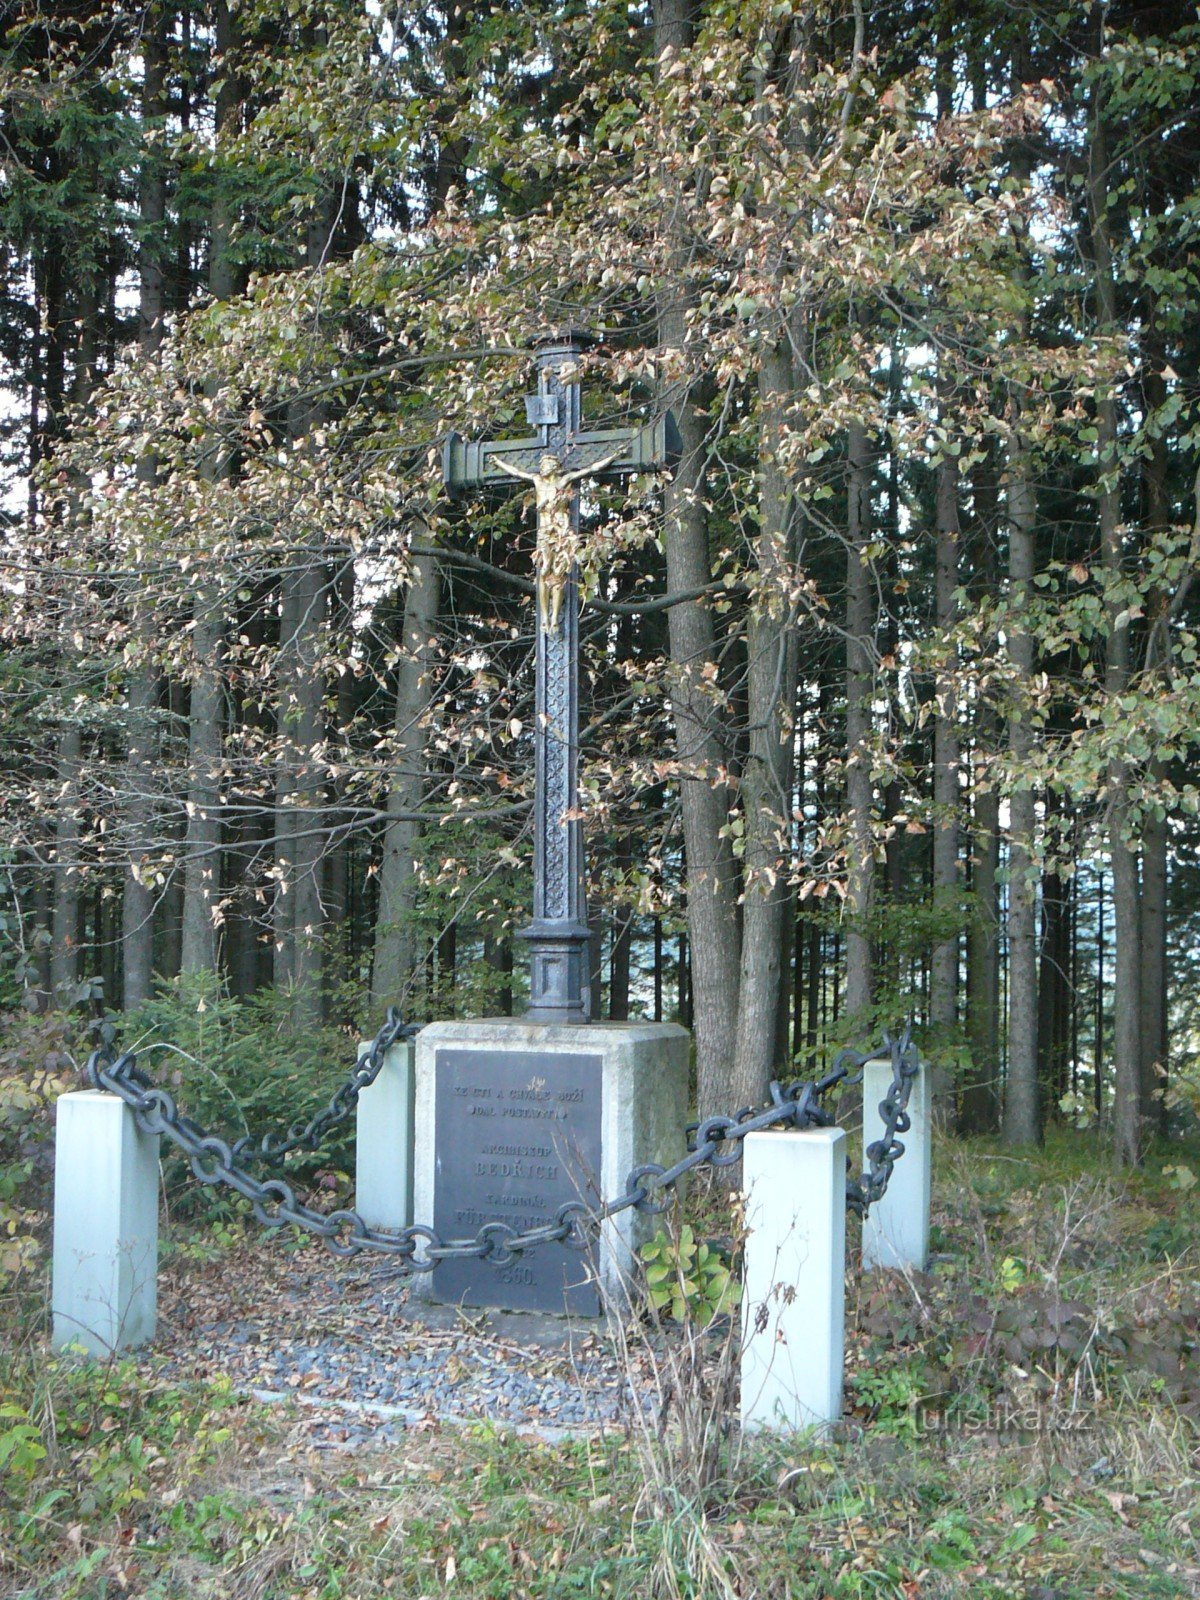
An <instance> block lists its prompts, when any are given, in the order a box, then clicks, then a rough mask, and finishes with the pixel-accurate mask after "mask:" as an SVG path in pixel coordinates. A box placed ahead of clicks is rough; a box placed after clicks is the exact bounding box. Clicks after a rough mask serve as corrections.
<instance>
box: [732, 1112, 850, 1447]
mask: <svg viewBox="0 0 1200 1600" xmlns="http://www.w3.org/2000/svg"><path fill="white" fill-rule="evenodd" d="M743 1150H744V1155H743V1158H742V1159H743V1167H742V1173H743V1183H744V1186H745V1193H746V1230H747V1236H746V1243H745V1249H744V1255H743V1282H742V1356H741V1367H742V1374H741V1375H742V1426H743V1428H776V1429H780V1430H787V1429H792V1428H811V1427H828V1426H831V1425H832V1424H834V1423H836V1422H837V1421H838V1420H839V1418H840V1417H841V1414H842V1372H843V1367H844V1365H845V1322H846V1281H845V1280H846V1135H845V1134H844V1133H843V1132H842V1130H841V1129H840V1128H809V1129H805V1130H804V1131H803V1132H796V1131H786V1132H785V1131H775V1132H768V1133H751V1134H748V1135H747V1136H746V1139H745V1141H744V1145H743Z"/></svg>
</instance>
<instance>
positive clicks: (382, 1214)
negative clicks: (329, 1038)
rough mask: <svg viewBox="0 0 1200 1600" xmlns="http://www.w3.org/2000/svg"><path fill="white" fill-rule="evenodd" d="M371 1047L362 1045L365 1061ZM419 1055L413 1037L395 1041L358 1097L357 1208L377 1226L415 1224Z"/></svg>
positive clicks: (355, 1190) (369, 1221) (361, 1053)
mask: <svg viewBox="0 0 1200 1600" xmlns="http://www.w3.org/2000/svg"><path fill="white" fill-rule="evenodd" d="M369 1049H370V1045H367V1044H363V1045H360V1046H359V1052H358V1053H359V1059H360V1060H361V1058H362V1057H363V1056H364V1055H365V1054H366V1052H367V1051H368V1050H369ZM415 1055H416V1045H415V1043H414V1042H413V1041H412V1040H411V1039H402V1040H400V1041H399V1042H398V1043H396V1044H394V1045H392V1047H391V1049H390V1050H389V1051H388V1052H387V1054H386V1055H385V1056H384V1058H383V1066H382V1067H381V1068H380V1071H379V1076H378V1077H377V1078H376V1079H375V1082H374V1083H372V1084H369V1085H368V1086H367V1087H366V1088H365V1089H364V1090H363V1091H362V1093H361V1094H360V1095H359V1097H358V1123H357V1134H356V1138H355V1147H354V1169H355V1180H354V1209H355V1210H356V1211H357V1212H358V1213H359V1214H360V1216H362V1218H363V1220H364V1221H365V1222H367V1223H368V1224H369V1226H370V1227H372V1228H408V1227H411V1226H412V1220H413V1094H414V1087H415V1081H416V1080H415V1074H414V1070H413V1060H414V1057H415ZM422 1220H423V1221H427V1220H428V1219H427V1218H423V1219H422Z"/></svg>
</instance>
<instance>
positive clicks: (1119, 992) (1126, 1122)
mask: <svg viewBox="0 0 1200 1600" xmlns="http://www.w3.org/2000/svg"><path fill="white" fill-rule="evenodd" d="M1102 28H1103V11H1100V12H1098V13H1097V45H1098V50H1099V49H1102V48H1103V35H1102V32H1101V30H1102ZM1101 85H1102V79H1101V78H1099V77H1097V78H1096V79H1095V81H1094V83H1093V86H1092V105H1091V116H1090V124H1091V126H1090V129H1089V132H1090V138H1089V140H1088V199H1089V205H1090V211H1091V231H1092V257H1093V262H1094V266H1095V278H1096V305H1097V319H1096V320H1097V331H1098V332H1099V333H1101V334H1111V333H1113V332H1114V331H1115V329H1116V326H1117V302H1116V286H1115V284H1114V282H1113V266H1112V246H1111V241H1110V238H1109V226H1108V146H1107V138H1106V128H1105V123H1104V115H1103V95H1102V87H1101ZM1096 430H1097V435H1098V437H1097V442H1096V456H1097V464H1098V470H1099V473H1100V482H1099V484H1098V495H1097V498H1098V508H1099V519H1100V552H1101V559H1102V560H1103V563H1104V573H1105V578H1106V581H1107V584H1108V588H1109V598H1108V601H1107V603H1106V610H1107V616H1108V646H1107V651H1106V655H1105V669H1104V688H1105V693H1106V694H1107V695H1108V698H1109V700H1110V702H1112V701H1115V700H1117V699H1118V698H1119V696H1120V695H1122V694H1123V693H1124V692H1125V689H1126V687H1127V685H1128V683H1129V655H1130V649H1129V612H1128V608H1127V602H1126V601H1125V600H1124V598H1122V597H1121V596H1120V595H1119V593H1118V588H1117V586H1118V585H1119V584H1120V582H1121V579H1122V558H1123V553H1124V552H1123V548H1122V537H1121V488H1120V475H1119V463H1118V456H1117V402H1116V397H1115V395H1114V394H1113V393H1112V392H1111V391H1110V390H1101V391H1100V394H1099V396H1098V398H1097V401H1096ZM1114 733H1115V734H1116V735H1117V736H1119V729H1114ZM1107 790H1108V805H1107V821H1108V848H1109V855H1110V858H1111V860H1112V874H1113V924H1114V927H1113V934H1114V942H1115V956H1116V982H1115V986H1114V989H1113V1156H1114V1158H1115V1160H1116V1162H1117V1165H1118V1166H1130V1167H1136V1166H1140V1165H1141V1161H1142V1155H1143V1145H1144V1140H1145V1130H1144V1126H1143V1118H1142V1107H1143V1080H1142V1042H1141V1036H1140V1026H1141V1016H1140V1012H1141V999H1142V993H1141V988H1142V930H1141V886H1140V883H1139V881H1138V858H1137V853H1136V848H1135V846H1134V844H1133V842H1132V840H1131V838H1130V818H1129V770H1128V767H1127V765H1126V762H1125V760H1124V758H1123V757H1122V756H1121V755H1120V754H1119V753H1117V754H1114V755H1113V756H1111V757H1110V759H1109V762H1108V774H1107Z"/></svg>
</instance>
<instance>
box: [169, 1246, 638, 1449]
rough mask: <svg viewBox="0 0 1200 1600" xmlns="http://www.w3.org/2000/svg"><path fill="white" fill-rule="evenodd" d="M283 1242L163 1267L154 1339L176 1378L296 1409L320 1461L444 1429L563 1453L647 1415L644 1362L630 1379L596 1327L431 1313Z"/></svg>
mask: <svg viewBox="0 0 1200 1600" xmlns="http://www.w3.org/2000/svg"><path fill="white" fill-rule="evenodd" d="M282 1244H283V1241H277V1240H267V1241H265V1242H260V1241H259V1240H253V1241H251V1242H249V1243H245V1244H243V1245H240V1246H238V1247H237V1248H236V1249H234V1250H232V1251H229V1252H225V1253H223V1254H222V1256H221V1258H220V1260H219V1261H208V1262H195V1261H187V1260H181V1259H179V1258H178V1257H176V1258H175V1259H174V1261H172V1262H171V1263H170V1265H169V1266H168V1267H167V1269H166V1270H165V1271H164V1273H163V1276H162V1283H161V1287H160V1303H159V1335H158V1338H157V1339H156V1341H155V1349H156V1352H157V1353H158V1354H159V1355H160V1356H161V1357H162V1358H164V1359H165V1364H166V1371H167V1373H168V1375H169V1376H173V1377H176V1378H181V1379H184V1378H213V1377H217V1376H224V1377H227V1378H228V1379H229V1380H230V1382H232V1384H233V1386H234V1388H235V1389H237V1390H238V1391H239V1392H241V1393H244V1394H248V1395H252V1396H255V1397H257V1398H259V1399H263V1400H285V1399H290V1400H295V1401H296V1402H297V1403H298V1408H299V1409H298V1416H299V1418H300V1425H301V1427H302V1428H303V1430H304V1432H305V1433H306V1434H307V1435H308V1438H309V1442H310V1443H311V1444H313V1445H314V1446H317V1447H320V1448H327V1449H354V1448H356V1447H357V1446H359V1445H362V1444H366V1443H379V1442H381V1440H382V1439H385V1438H387V1437H389V1436H394V1435H399V1434H401V1433H402V1432H403V1431H404V1430H405V1429H407V1428H413V1427H429V1426H432V1425H436V1424H439V1423H449V1424H456V1423H457V1424H464V1423H476V1422H490V1423H492V1424H495V1425H497V1426H499V1427H502V1428H514V1429H518V1430H520V1431H522V1432H526V1431H528V1432H532V1433H535V1434H537V1435H539V1436H541V1437H543V1438H546V1439H559V1438H562V1437H564V1436H571V1435H574V1434H577V1433H578V1434H594V1433H596V1432H598V1431H601V1430H604V1429H610V1428H615V1427H619V1426H621V1425H622V1424H623V1423H624V1421H625V1420H626V1419H628V1418H629V1416H630V1415H631V1408H632V1407H633V1406H634V1404H635V1403H636V1404H637V1405H639V1406H641V1407H643V1408H644V1410H645V1411H647V1412H649V1411H651V1410H652V1409H653V1390H654V1384H653V1381H652V1366H653V1363H651V1362H647V1361H646V1359H645V1357H644V1356H643V1357H639V1358H638V1359H636V1360H635V1361H634V1362H633V1363H632V1371H631V1372H630V1371H627V1370H626V1364H625V1363H624V1362H623V1361H622V1360H621V1359H620V1358H619V1356H618V1354H617V1353H616V1351H615V1349H614V1344H613V1341H612V1340H611V1339H610V1338H609V1337H608V1336H607V1334H606V1331H605V1329H604V1327H603V1325H602V1324H596V1323H585V1322H582V1321H577V1322H574V1323H571V1322H568V1321H567V1320H566V1319H565V1318H558V1317H539V1316H531V1315H527V1314H520V1315H516V1314H512V1315H509V1314H505V1313H498V1312H480V1311H476V1310H468V1311H459V1310H458V1309H457V1308H455V1307H447V1306H431V1305H428V1304H426V1303H425V1302H421V1301H415V1300H412V1299H411V1298H410V1290H409V1283H408V1280H407V1279H406V1278H405V1277H403V1276H402V1275H399V1274H397V1273H396V1270H395V1268H394V1267H392V1266H390V1265H389V1264H387V1263H386V1262H370V1263H368V1262H362V1261H358V1262H353V1261H352V1262H342V1261H339V1260H337V1259H336V1258H334V1257H331V1256H329V1255H328V1254H326V1253H325V1252H324V1251H323V1250H321V1249H319V1248H313V1247H306V1248H304V1249H301V1250H298V1251H295V1250H293V1251H289V1250H287V1249H285V1248H282V1247H281V1246H282Z"/></svg>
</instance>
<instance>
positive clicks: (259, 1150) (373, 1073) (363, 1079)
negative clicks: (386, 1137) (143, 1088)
mask: <svg viewBox="0 0 1200 1600" xmlns="http://www.w3.org/2000/svg"><path fill="white" fill-rule="evenodd" d="M420 1031H421V1024H420V1023H419V1022H405V1021H404V1019H403V1018H402V1017H401V1015H400V1012H399V1010H398V1008H397V1007H396V1006H389V1007H388V1011H387V1020H386V1021H385V1023H384V1024H383V1027H382V1028H380V1030H379V1032H378V1033H377V1034H376V1035H375V1037H374V1038H373V1039H372V1040H371V1043H370V1045H369V1046H368V1048H367V1049H366V1050H364V1051H363V1053H362V1054H361V1055H360V1056H359V1058H358V1060H357V1062H356V1063H355V1065H354V1068H353V1070H352V1071H351V1073H350V1076H349V1077H348V1078H347V1079H346V1080H345V1082H344V1083H342V1084H341V1085H340V1086H339V1087H338V1089H337V1090H336V1092H335V1093H334V1096H333V1098H332V1099H331V1100H330V1102H329V1104H328V1105H327V1106H324V1107H322V1109H321V1110H320V1111H318V1112H317V1114H316V1116H314V1117H312V1118H311V1119H310V1120H309V1121H308V1122H293V1123H292V1125H291V1126H290V1127H289V1128H288V1130H287V1132H286V1134H284V1135H283V1136H282V1137H280V1136H278V1135H276V1134H272V1133H266V1134H264V1135H263V1137H262V1138H261V1139H260V1140H259V1142H258V1143H257V1144H255V1142H254V1136H253V1134H247V1135H246V1136H245V1138H242V1139H239V1140H238V1141H237V1143H236V1144H234V1145H232V1146H231V1147H230V1148H231V1150H232V1153H233V1159H234V1161H241V1162H245V1161H271V1162H276V1163H278V1162H281V1161H282V1160H283V1159H284V1157H285V1156H289V1155H291V1153H292V1152H293V1150H319V1149H320V1148H321V1141H322V1140H323V1139H324V1137H325V1135H326V1134H327V1133H328V1132H329V1130H330V1128H334V1127H336V1126H337V1124H338V1123H339V1122H344V1121H345V1119H346V1118H347V1117H348V1116H349V1115H350V1113H351V1112H352V1111H353V1110H354V1108H355V1107H356V1106H357V1105H358V1097H359V1095H360V1094H361V1093H362V1092H363V1090H364V1089H368V1088H370V1086H371V1084H373V1083H374V1082H375V1079H376V1078H377V1077H378V1076H379V1074H380V1072H381V1071H382V1070H383V1063H384V1058H385V1057H386V1056H387V1053H388V1051H389V1050H390V1049H391V1048H392V1046H393V1045H394V1044H398V1043H399V1042H400V1040H402V1039H413V1038H415V1037H416V1035H417V1034H418V1033H420Z"/></svg>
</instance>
